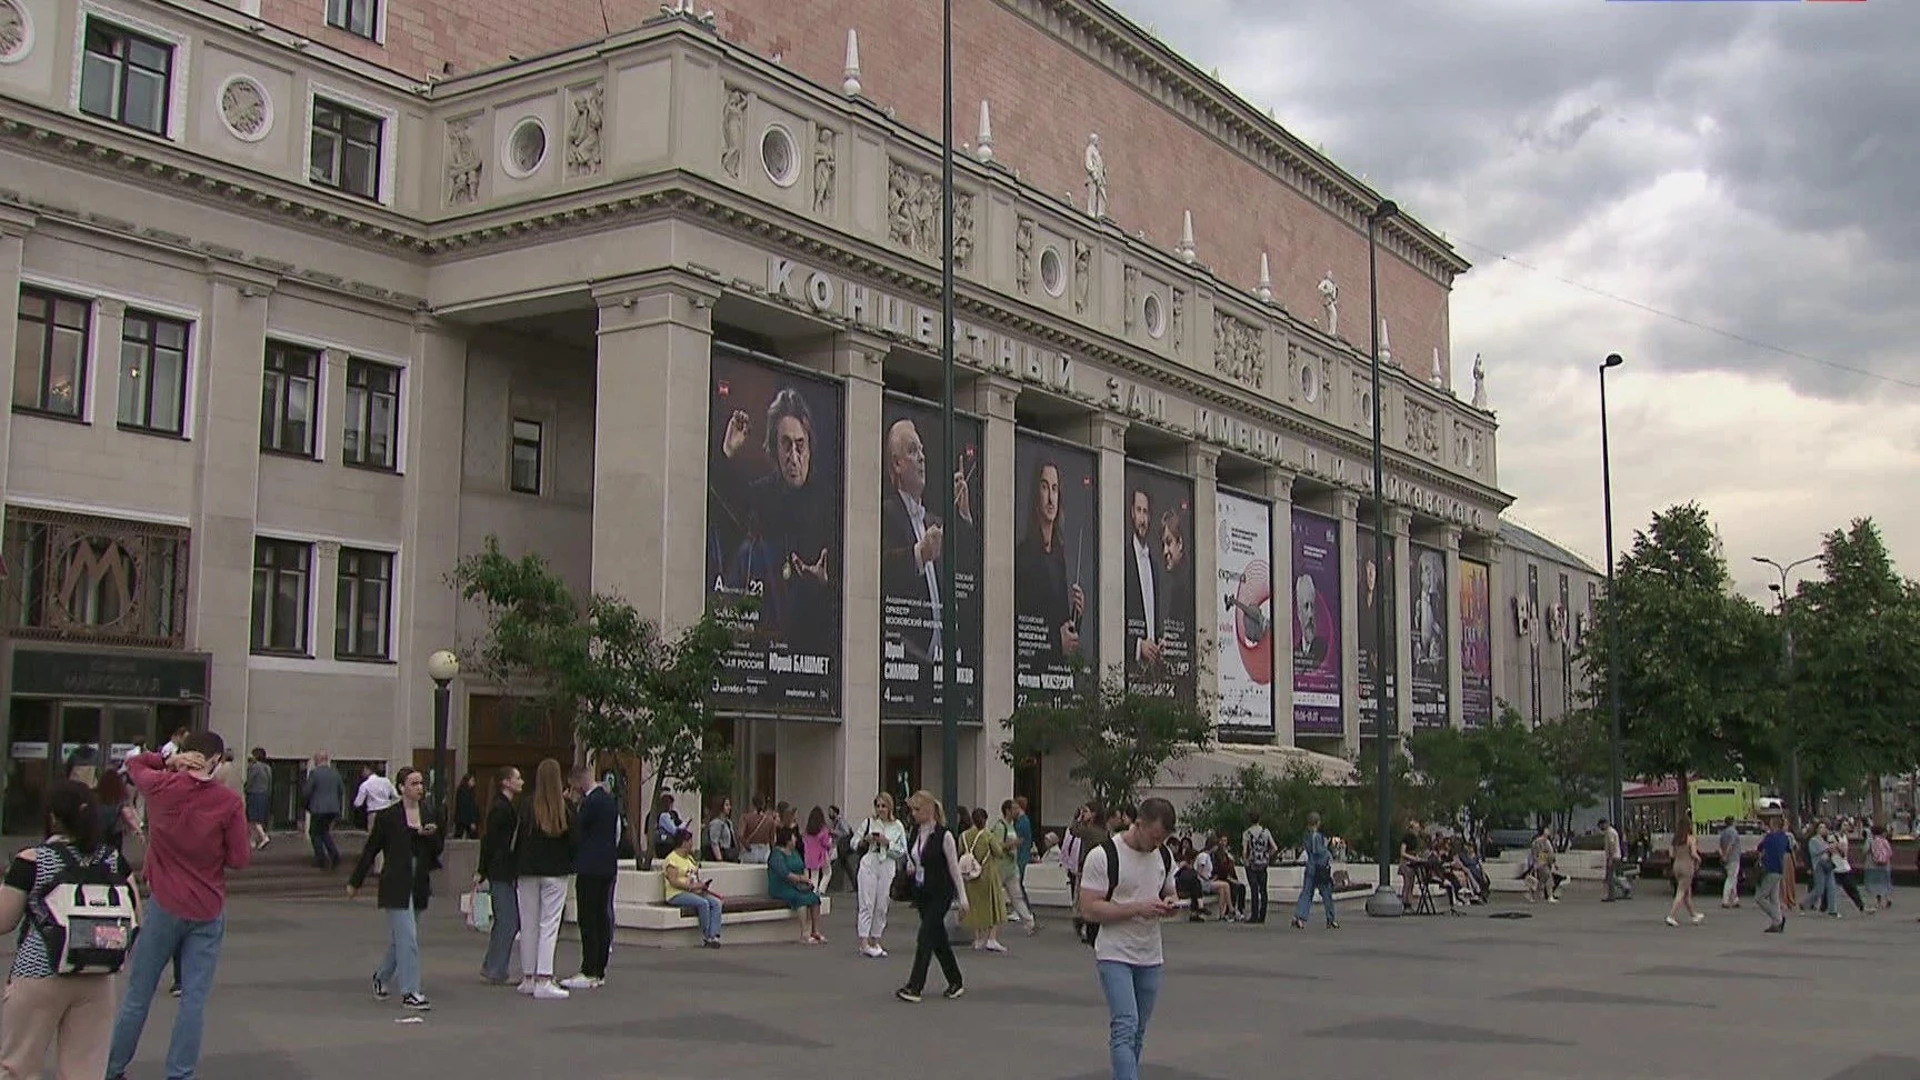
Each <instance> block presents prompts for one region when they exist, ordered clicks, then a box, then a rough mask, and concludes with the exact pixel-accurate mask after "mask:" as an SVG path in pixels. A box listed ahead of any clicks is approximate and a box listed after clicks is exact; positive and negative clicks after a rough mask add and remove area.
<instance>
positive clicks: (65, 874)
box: [28, 844, 140, 975]
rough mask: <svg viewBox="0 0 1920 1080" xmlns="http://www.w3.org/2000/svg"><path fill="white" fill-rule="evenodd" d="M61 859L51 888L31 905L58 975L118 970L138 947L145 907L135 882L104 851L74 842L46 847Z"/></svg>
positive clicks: (32, 917) (30, 908)
mask: <svg viewBox="0 0 1920 1080" xmlns="http://www.w3.org/2000/svg"><path fill="white" fill-rule="evenodd" d="M41 850H42V851H44V852H48V853H51V854H52V855H53V857H54V858H55V859H57V860H59V863H60V866H59V868H58V869H57V870H55V871H54V873H53V882H52V884H51V885H49V886H48V888H47V891H46V893H45V894H44V895H43V896H41V897H40V898H39V899H37V900H34V901H32V902H31V903H30V904H29V905H28V914H29V918H30V919H31V922H32V925H33V928H34V930H35V932H37V933H38V934H39V935H40V941H41V943H42V944H44V945H45V946H46V947H47V963H48V965H49V966H50V967H52V969H53V973H54V974H55V975H113V974H116V973H118V972H119V971H120V969H121V967H123V966H124V965H125V964H126V962H127V957H128V955H130V954H131V953H132V951H133V938H134V935H135V933H136V932H137V931H138V930H139V926H140V916H139V909H138V908H137V907H136V906H135V904H136V900H135V896H134V890H133V886H132V885H130V884H128V883H127V881H126V879H125V877H123V876H122V875H119V874H116V873H114V871H113V868H112V866H111V865H110V864H109V863H108V861H107V859H106V858H104V857H102V856H97V855H96V856H94V857H92V858H85V857H82V856H81V855H80V853H79V852H77V851H75V850H74V849H73V847H72V846H71V845H68V844H48V845H46V846H45V847H43V848H41Z"/></svg>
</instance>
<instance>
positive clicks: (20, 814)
mask: <svg viewBox="0 0 1920 1080" xmlns="http://www.w3.org/2000/svg"><path fill="white" fill-rule="evenodd" d="M53 716H54V704H53V702H51V701H45V700H40V699H35V698H14V699H13V706H12V708H11V709H10V710H8V715H7V793H6V831H7V832H8V834H10V835H21V836H30V835H36V834H39V833H40V832H41V831H42V830H43V829H44V828H45V823H44V822H43V821H42V820H41V814H40V810H41V807H42V806H44V805H45V804H46V794H47V785H48V784H49V783H50V782H51V781H52V779H53V769H52V768H51V766H50V763H49V755H50V754H51V753H52V751H51V749H50V747H51V746H52V745H53V742H54V737H53Z"/></svg>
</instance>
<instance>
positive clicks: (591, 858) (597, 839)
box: [560, 765, 686, 990]
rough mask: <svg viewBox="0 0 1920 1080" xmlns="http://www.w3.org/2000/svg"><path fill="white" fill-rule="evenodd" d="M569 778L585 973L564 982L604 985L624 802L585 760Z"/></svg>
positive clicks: (588, 987) (577, 985) (578, 986)
mask: <svg viewBox="0 0 1920 1080" xmlns="http://www.w3.org/2000/svg"><path fill="white" fill-rule="evenodd" d="M567 781H568V784H569V785H570V787H571V789H572V793H573V796H574V803H575V805H576V806H577V807H578V811H577V813H576V814H575V817H574V833H575V835H576V836H577V837H578V845H577V850H576V851H575V852H574V856H573V872H574V879H573V893H574V907H575V909H576V911H577V913H578V918H579V920H580V973H579V974H578V975H571V976H568V977H567V978H565V979H562V980H561V981H560V986H561V988H562V989H566V990H594V989H598V988H599V987H601V986H603V985H605V983H606V981H607V960H608V959H609V958H610V957H611V956H612V955H613V886H614V882H616V881H618V880H619V878H620V806H619V804H618V803H616V802H615V801H614V798H613V792H611V791H608V790H607V789H606V787H605V786H603V785H602V784H601V783H600V782H599V781H598V780H595V779H594V777H593V770H592V769H589V768H587V767H586V766H584V765H576V766H574V767H573V771H572V772H571V773H570V774H569V775H568V777H567ZM680 831H681V832H685V831H686V830H685V829H681V830H680ZM676 835H677V834H676ZM562 902H563V903H564V901H562Z"/></svg>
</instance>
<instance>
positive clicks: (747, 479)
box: [707, 348, 846, 716]
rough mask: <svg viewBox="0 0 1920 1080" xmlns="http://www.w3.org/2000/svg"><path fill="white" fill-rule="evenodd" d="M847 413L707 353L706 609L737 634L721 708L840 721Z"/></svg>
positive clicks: (821, 388) (807, 386)
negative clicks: (709, 378) (709, 358)
mask: <svg viewBox="0 0 1920 1080" xmlns="http://www.w3.org/2000/svg"><path fill="white" fill-rule="evenodd" d="M844 410H845V405H844V401H843V395H842V388H841V386H840V384H839V383H837V382H834V381H833V380H831V379H826V378H822V377H821V376H819V375H815V374H812V373H810V372H806V371H803V370H801V369H799V368H791V367H787V366H785V365H782V364H775V363H769V362H766V361H762V360H759V359H755V358H750V357H748V356H746V355H743V354H741V353H737V352H734V351H733V350H730V349H725V348H715V349H714V352H713V387H712V394H711V400H710V402H709V406H708V428H707V432H708V441H709V446H708V458H707V610H709V611H713V612H718V613H722V614H724V615H725V616H726V618H727V621H728V623H729V625H731V626H732V627H733V628H734V630H735V631H736V633H737V635H738V636H737V638H736V639H735V642H734V644H733V647H732V648H731V649H730V650H728V653H727V656H726V661H725V670H724V671H723V672H722V674H721V676H720V679H719V681H718V683H717V684H716V685H715V687H714V704H715V705H716V706H717V707H718V708H720V709H723V710H727V711H732V712H741V713H762V714H773V715H781V714H789V713H791V714H802V715H829V716H832V715H838V713H839V710H840V659H841V657H840V653H841V619H842V595H843V590H842V579H843V577H844V573H843V567H842V566H841V555H842V538H843V534H844V529H845V522H844V520H843V514H844V510H843V508H844V506H845V501H844V499H843V498H842V491H843V488H844V486H845V482H846V477H845V472H844V469H845V462H844V460H843V456H842V453H841V447H842V446H843V445H844V443H843V442H842V441H841V436H842V430H843V426H844V423H845V421H844V419H843V418H844V415H845V412H844ZM743 600H744V601H746V602H745V603H741V601H743Z"/></svg>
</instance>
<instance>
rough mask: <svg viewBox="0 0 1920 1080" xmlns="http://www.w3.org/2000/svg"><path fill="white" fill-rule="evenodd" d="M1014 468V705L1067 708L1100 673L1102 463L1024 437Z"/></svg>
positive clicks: (1017, 444) (1016, 443)
mask: <svg viewBox="0 0 1920 1080" xmlns="http://www.w3.org/2000/svg"><path fill="white" fill-rule="evenodd" d="M1013 466H1014V492H1013V498H1014V515H1015V517H1014V524H1013V527H1014V536H1015V537H1016V542H1015V545H1014V552H1013V673H1014V674H1013V677H1014V690H1013V704H1014V707H1015V708H1019V707H1021V706H1023V705H1063V704H1067V703H1070V702H1072V701H1074V700H1076V699H1077V696H1078V694H1079V693H1080V692H1081V691H1082V690H1083V689H1085V688H1086V687H1087V686H1089V685H1091V684H1092V681H1093V680H1094V679H1095V678H1097V676H1098V672H1099V670H1100V642H1099V627H1100V620H1099V617H1098V616H1097V615H1096V613H1095V606H1096V605H1097V604H1099V603H1100V601H1101V599H1102V598H1101V595H1100V514H1099V511H1100V498H1099V496H1100V490H1099V467H1100V462H1099V459H1098V458H1097V457H1095V456H1094V455H1093V453H1092V452H1090V451H1087V450H1083V449H1080V448H1079V447H1076V446H1069V445H1067V444H1066V443H1061V442H1056V441H1054V440H1052V439H1043V438H1040V437H1038V436H1035V435H1029V434H1027V433H1025V432H1021V433H1019V434H1018V435H1017V436H1016V437H1015V439H1014V444H1013Z"/></svg>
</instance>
